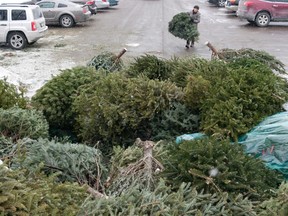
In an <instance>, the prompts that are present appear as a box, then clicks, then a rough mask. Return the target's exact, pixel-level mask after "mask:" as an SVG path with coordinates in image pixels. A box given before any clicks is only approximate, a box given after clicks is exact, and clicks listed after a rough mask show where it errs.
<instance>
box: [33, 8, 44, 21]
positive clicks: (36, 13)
mask: <svg viewBox="0 0 288 216" xmlns="http://www.w3.org/2000/svg"><path fill="white" fill-rule="evenodd" d="M33 17H34V19H39V18H41V17H43V14H42V11H41V9H40V8H39V7H36V8H34V9H33Z"/></svg>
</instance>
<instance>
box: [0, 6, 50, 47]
mask: <svg viewBox="0 0 288 216" xmlns="http://www.w3.org/2000/svg"><path fill="white" fill-rule="evenodd" d="M47 30H48V27H47V26H46V23H45V18H44V16H43V13H42V11H41V9H40V8H39V6H37V5H14V4H10V5H9V4H1V5H0V43H5V44H7V43H8V44H9V46H10V47H11V48H12V49H17V50H20V49H23V48H24V47H26V45H27V44H33V43H35V42H36V41H37V40H38V39H40V38H42V37H44V35H45V34H46V32H47Z"/></svg>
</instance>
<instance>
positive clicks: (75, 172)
mask: <svg viewBox="0 0 288 216" xmlns="http://www.w3.org/2000/svg"><path fill="white" fill-rule="evenodd" d="M23 142H24V144H23V145H22V146H23V148H22V149H21V151H22V152H23V151H25V157H24V159H22V158H20V159H18V160H17V159H14V162H15V163H14V166H17V164H18V163H19V164H18V166H21V167H24V168H26V169H29V170H31V171H34V170H35V169H37V167H38V166H39V165H40V164H43V170H44V171H45V173H46V174H52V173H55V172H57V173H58V175H57V177H58V180H60V181H61V182H64V181H71V182H72V181H74V182H78V183H79V184H89V185H91V186H97V187H98V188H99V186H100V185H99V184H100V179H101V177H102V175H105V167H104V166H103V164H102V155H101V152H100V151H99V150H98V149H95V148H92V147H89V146H86V145H82V144H71V143H64V144H63V143H59V142H55V141H53V140H52V141H49V140H46V139H39V140H37V141H36V140H27V141H23ZM96 183H97V184H96Z"/></svg>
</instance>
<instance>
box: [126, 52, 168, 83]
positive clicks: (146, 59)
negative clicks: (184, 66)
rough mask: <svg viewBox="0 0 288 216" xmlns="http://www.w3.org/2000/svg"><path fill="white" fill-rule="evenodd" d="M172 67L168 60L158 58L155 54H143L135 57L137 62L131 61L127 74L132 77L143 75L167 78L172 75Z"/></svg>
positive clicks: (160, 78) (161, 78)
mask: <svg viewBox="0 0 288 216" xmlns="http://www.w3.org/2000/svg"><path fill="white" fill-rule="evenodd" d="M171 72H172V71H171V67H170V66H169V64H168V63H167V60H164V59H161V58H158V57H157V56H154V55H148V54H146V55H143V56H140V57H137V58H135V62H133V63H131V64H130V66H129V69H128V70H127V74H128V75H129V76H130V77H136V76H138V75H143V76H146V77H148V78H149V79H159V80H166V79H168V78H169V77H170V76H171Z"/></svg>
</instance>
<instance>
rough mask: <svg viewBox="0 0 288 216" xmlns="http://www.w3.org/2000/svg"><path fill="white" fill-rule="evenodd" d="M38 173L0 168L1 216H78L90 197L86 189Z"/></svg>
mask: <svg viewBox="0 0 288 216" xmlns="http://www.w3.org/2000/svg"><path fill="white" fill-rule="evenodd" d="M54 178H55V177H54V176H51V177H47V176H45V175H43V174H41V173H40V172H39V171H37V172H35V173H33V174H31V173H30V172H27V171H25V170H9V169H7V168H5V167H4V166H3V165H2V166H0V191H1V194H0V214H1V215H7V216H9V215H19V216H20V215H21V216H30V215H43V216H46V215H47V216H48V215H77V213H78V211H79V208H80V206H81V203H82V202H83V201H84V200H85V198H86V197H87V194H86V193H85V191H86V187H80V186H78V185H77V184H71V183H59V182H55V180H54Z"/></svg>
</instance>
